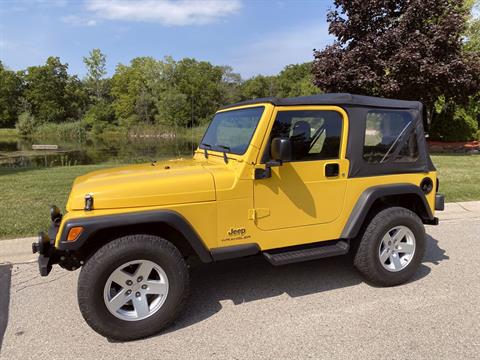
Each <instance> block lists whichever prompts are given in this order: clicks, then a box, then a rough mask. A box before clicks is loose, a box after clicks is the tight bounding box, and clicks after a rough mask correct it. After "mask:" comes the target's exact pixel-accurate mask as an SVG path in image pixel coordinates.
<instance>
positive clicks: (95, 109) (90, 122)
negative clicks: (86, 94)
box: [82, 101, 115, 134]
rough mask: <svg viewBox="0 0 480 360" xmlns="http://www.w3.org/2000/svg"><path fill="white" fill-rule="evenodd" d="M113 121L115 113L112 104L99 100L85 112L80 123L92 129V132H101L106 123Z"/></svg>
mask: <svg viewBox="0 0 480 360" xmlns="http://www.w3.org/2000/svg"><path fill="white" fill-rule="evenodd" d="M114 121H115V113H114V111H113V109H112V106H111V105H110V104H108V103H106V102H105V101H100V102H98V103H97V104H95V105H93V106H92V107H91V108H90V109H88V111H87V112H86V113H85V115H84V116H83V119H82V123H83V124H84V127H85V128H86V129H87V130H93V132H94V133H97V134H98V133H101V132H102V130H103V129H105V128H106V126H107V125H108V124H111V123H113V122H114Z"/></svg>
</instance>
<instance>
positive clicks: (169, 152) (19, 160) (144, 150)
mask: <svg viewBox="0 0 480 360" xmlns="http://www.w3.org/2000/svg"><path fill="white" fill-rule="evenodd" d="M34 143H35V144H46V142H40V141H34V142H33V141H31V140H25V139H18V140H11V139H7V140H2V139H0V166H3V167H51V166H69V165H86V164H100V163H119V164H122V163H139V162H148V161H151V160H161V159H166V158H176V157H185V156H190V155H191V154H192V153H193V151H194V150H195V148H196V147H197V143H196V142H193V141H190V140H184V139H162V138H141V139H139V138H137V139H127V138H118V139H110V140H108V141H105V140H103V139H100V138H96V139H90V140H88V141H86V142H85V143H68V142H65V143H63V142H58V141H57V142H52V141H49V142H48V144H55V145H58V146H59V149H58V150H32V144H34Z"/></svg>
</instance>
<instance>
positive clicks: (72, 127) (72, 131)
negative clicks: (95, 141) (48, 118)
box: [33, 121, 87, 142]
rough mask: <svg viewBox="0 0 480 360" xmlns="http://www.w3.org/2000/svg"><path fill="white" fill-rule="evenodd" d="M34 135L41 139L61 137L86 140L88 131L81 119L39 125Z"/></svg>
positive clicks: (78, 140) (61, 138)
mask: <svg viewBox="0 0 480 360" xmlns="http://www.w3.org/2000/svg"><path fill="white" fill-rule="evenodd" d="M33 136H34V137H35V138H39V139H60V140H73V141H77V142H84V141H85V140H86V139H87V131H86V129H85V126H84V124H83V123H82V122H80V121H72V122H64V123H60V124H54V123H46V124H42V125H40V126H38V127H37V128H36V129H35V131H34V132H33Z"/></svg>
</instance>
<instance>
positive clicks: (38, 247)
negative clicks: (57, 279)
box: [32, 223, 58, 276]
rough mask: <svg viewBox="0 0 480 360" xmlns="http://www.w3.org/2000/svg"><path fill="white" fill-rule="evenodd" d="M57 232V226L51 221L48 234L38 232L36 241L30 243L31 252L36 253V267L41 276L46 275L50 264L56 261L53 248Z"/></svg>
mask: <svg viewBox="0 0 480 360" xmlns="http://www.w3.org/2000/svg"><path fill="white" fill-rule="evenodd" d="M57 232H58V226H56V224H54V223H52V224H51V225H50V228H49V230H48V234H45V233H44V232H40V233H39V234H38V238H37V241H36V242H34V243H32V252H33V253H34V254H35V253H38V254H39V256H38V269H39V271H40V275H41V276H47V275H48V274H49V273H50V271H51V270H52V265H53V264H54V263H55V262H56V261H57V258H58V256H57V252H56V250H55V237H56V234H57Z"/></svg>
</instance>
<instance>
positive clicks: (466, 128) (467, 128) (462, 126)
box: [430, 104, 478, 141]
mask: <svg viewBox="0 0 480 360" xmlns="http://www.w3.org/2000/svg"><path fill="white" fill-rule="evenodd" d="M477 131H478V122H477V119H476V117H475V116H474V115H473V114H471V113H469V112H467V110H466V109H464V108H462V107H458V106H456V105H452V104H449V105H446V106H444V107H443V109H442V110H441V111H440V113H436V114H435V115H434V117H433V120H432V126H431V130H430V137H431V138H432V139H433V140H442V141H469V140H473V139H475V137H476V136H477Z"/></svg>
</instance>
